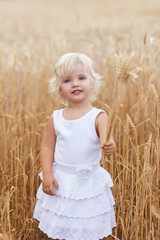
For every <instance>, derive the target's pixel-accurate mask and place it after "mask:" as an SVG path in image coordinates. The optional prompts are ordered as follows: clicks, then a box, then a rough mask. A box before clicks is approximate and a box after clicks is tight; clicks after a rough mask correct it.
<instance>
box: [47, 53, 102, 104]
mask: <svg viewBox="0 0 160 240" xmlns="http://www.w3.org/2000/svg"><path fill="white" fill-rule="evenodd" d="M78 63H80V64H82V66H83V67H84V70H85V71H86V72H87V73H88V74H89V75H90V76H91V83H92V84H93V86H94V87H93V88H92V91H91V94H90V96H89V100H90V101H91V102H93V101H95V100H96V98H97V95H98V94H99V92H100V88H101V85H102V82H101V78H102V77H101V76H100V75H99V74H97V73H95V71H94V67H93V62H92V60H91V59H90V58H89V57H88V56H86V55H85V54H82V53H67V54H64V55H62V56H61V57H60V58H59V60H58V61H57V63H56V65H55V77H53V78H51V79H50V80H49V91H50V93H54V94H56V96H57V98H58V100H59V101H60V102H61V103H63V104H66V99H64V97H63V96H62V95H61V94H60V92H59V89H60V85H61V83H62V79H64V78H65V77H66V76H69V75H70V74H71V73H72V72H73V70H74V68H75V66H76V65H77V64H78Z"/></svg>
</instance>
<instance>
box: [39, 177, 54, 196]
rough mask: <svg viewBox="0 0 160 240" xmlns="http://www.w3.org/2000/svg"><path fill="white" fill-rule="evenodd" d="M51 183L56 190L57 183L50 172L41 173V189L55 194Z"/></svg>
mask: <svg viewBox="0 0 160 240" xmlns="http://www.w3.org/2000/svg"><path fill="white" fill-rule="evenodd" d="M53 184H54V185H55V187H56V189H57V190H58V183H57V181H56V179H55V178H54V176H53V175H52V174H46V175H43V180H42V189H43V192H44V193H46V194H49V195H52V196H53V195H55V193H54V191H53Z"/></svg>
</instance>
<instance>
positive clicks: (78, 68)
mask: <svg viewBox="0 0 160 240" xmlns="http://www.w3.org/2000/svg"><path fill="white" fill-rule="evenodd" d="M80 74H88V71H87V69H86V68H85V66H84V65H83V64H82V63H80V62H79V63H75V64H74V65H73V66H72V68H68V69H65V71H64V74H63V77H68V76H71V75H80Z"/></svg>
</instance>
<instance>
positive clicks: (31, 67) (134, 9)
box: [0, 0, 160, 240]
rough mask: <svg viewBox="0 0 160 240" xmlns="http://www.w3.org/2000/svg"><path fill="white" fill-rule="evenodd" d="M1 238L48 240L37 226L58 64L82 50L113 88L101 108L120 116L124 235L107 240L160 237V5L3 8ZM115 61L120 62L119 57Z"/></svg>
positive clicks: (63, 3) (43, 1)
mask: <svg viewBox="0 0 160 240" xmlns="http://www.w3.org/2000/svg"><path fill="white" fill-rule="evenodd" d="M0 23H1V24H0V161H1V163H0V179H1V181H0V221H1V222H0V239H4V240H11V239H13V240H22V239H23V240H24V239H27V240H28V239H30V240H32V239H34V240H36V239H46V240H47V239H48V238H47V236H46V235H45V234H43V233H41V232H40V230H38V228H37V225H38V224H37V222H36V221H35V220H34V219H33V218H32V215H33V209H34V205H35V202H36V192H37V189H38V186H39V184H40V180H39V176H38V173H39V171H40V169H41V167H40V148H41V143H42V141H43V138H44V134H45V129H46V125H47V122H48V119H49V116H50V115H51V114H52V112H53V110H54V109H57V108H59V107H61V105H60V104H59V103H58V102H57V100H56V98H55V96H51V95H49V93H48V80H49V79H50V78H51V77H52V76H53V75H54V65H55V63H56V61H57V59H58V58H59V57H60V56H61V55H62V54H64V53H66V52H83V53H85V54H87V55H88V56H89V57H91V59H92V60H93V61H94V63H95V69H96V71H97V72H99V73H100V74H101V75H102V76H103V81H104V86H103V87H102V90H101V93H100V95H99V98H98V99H97V101H96V102H94V103H93V104H94V105H95V106H96V107H100V108H103V109H104V110H105V111H107V113H108V114H109V112H110V109H112V107H113V106H114V105H115V104H117V102H116V99H117V96H116V95H117V92H118V90H119V89H121V88H122V86H123V83H124V82H125V81H126V80H125V79H126V78H125V76H127V79H128V82H127V86H126V88H125V90H124V91H123V97H122V98H121V100H120V101H121V102H119V103H118V104H119V108H118V112H117V113H116V115H115V116H116V121H115V127H114V130H113V136H114V139H115V141H116V145H117V150H116V153H115V154H114V155H113V156H111V157H110V158H109V159H106V161H105V164H104V167H105V168H106V169H107V170H108V171H109V172H110V174H111V176H112V178H113V180H114V188H113V195H114V198H115V200H116V206H115V211H116V218H117V228H116V229H114V231H113V234H112V236H110V238H107V239H119V240H120V239H121V240H144V239H147V240H149V239H153V240H158V239H160V232H159V229H160V213H159V204H160V189H159V186H160V161H159V160H160V150H159V149H160V142H159V139H160V138H159V134H160V130H159V129H160V123H159V117H160V80H159V76H160V68H159V63H160V1H159V0H134V1H132V0H128V1H127V0H112V1H111V0H87V1H85V0H74V1H73V0H32V1H31V0H28V1H27V0H26V1H25V0H21V1H20V0H19V1H16V0H15V1H14V0H6V1H5V0H1V1H0ZM115 53H116V54H117V57H115Z"/></svg>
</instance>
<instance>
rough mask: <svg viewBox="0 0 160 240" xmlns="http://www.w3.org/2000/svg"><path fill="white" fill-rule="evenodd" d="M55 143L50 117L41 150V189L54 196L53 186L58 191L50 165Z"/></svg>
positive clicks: (51, 118)
mask: <svg viewBox="0 0 160 240" xmlns="http://www.w3.org/2000/svg"><path fill="white" fill-rule="evenodd" d="M55 143H56V135H55V129H54V126H53V117H52V116H51V117H50V119H49V121H48V125H47V130H46V136H45V139H44V142H43V144H42V149H41V166H42V173H43V180H42V188H43V191H44V192H45V193H47V194H50V195H54V192H53V184H54V185H55V187H56V188H57V189H58V183H57V181H56V179H55V178H54V176H53V174H52V163H53V157H54V150H55Z"/></svg>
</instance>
